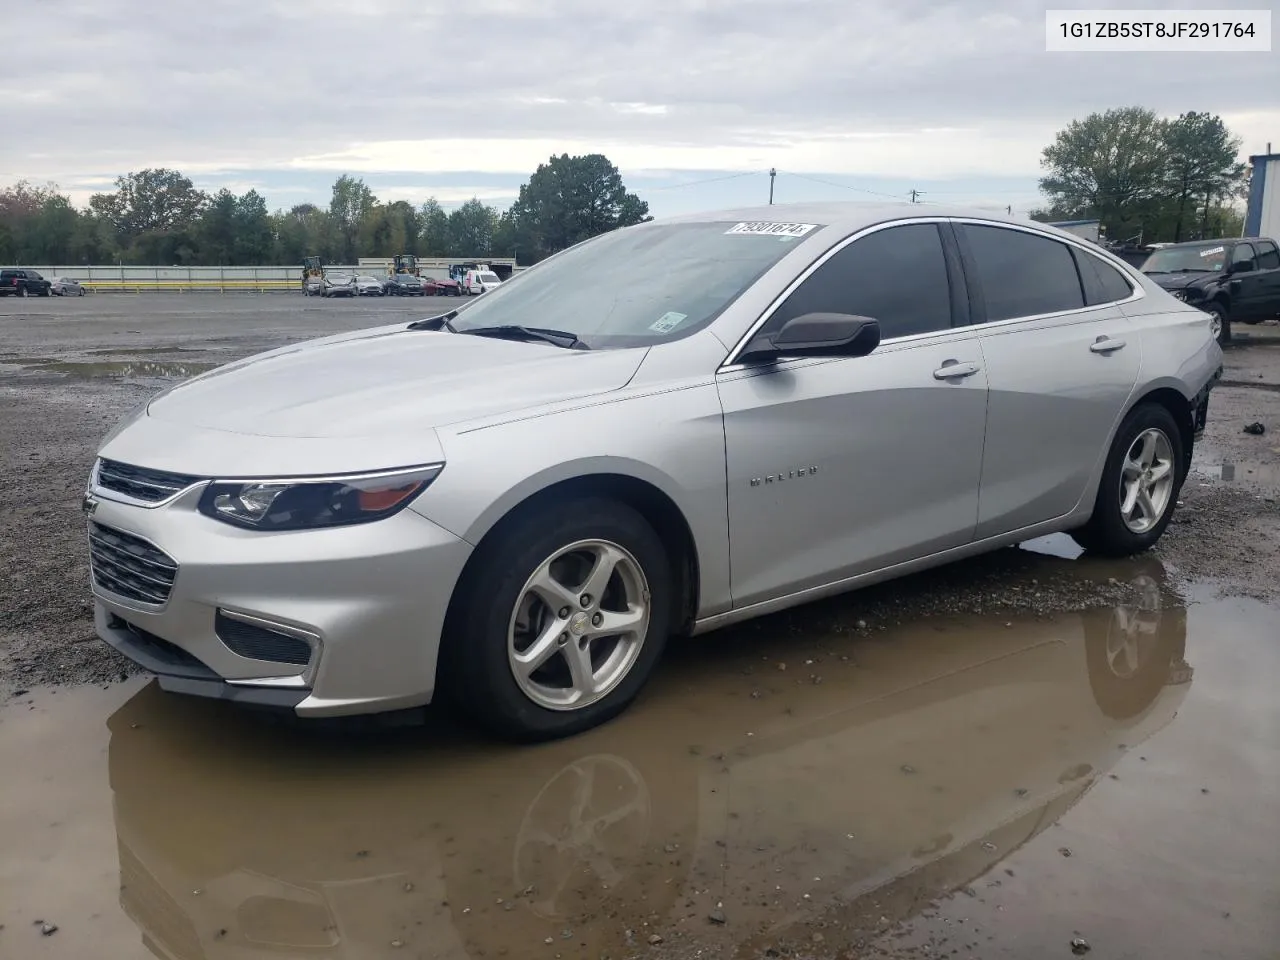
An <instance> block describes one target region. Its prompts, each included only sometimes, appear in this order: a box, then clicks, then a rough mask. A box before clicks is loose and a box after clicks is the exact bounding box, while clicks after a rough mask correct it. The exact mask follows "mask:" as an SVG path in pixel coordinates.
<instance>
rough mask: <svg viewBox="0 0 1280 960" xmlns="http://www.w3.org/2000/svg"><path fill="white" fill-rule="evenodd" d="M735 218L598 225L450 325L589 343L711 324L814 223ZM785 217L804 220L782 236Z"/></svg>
mask: <svg viewBox="0 0 1280 960" xmlns="http://www.w3.org/2000/svg"><path fill="white" fill-rule="evenodd" d="M741 226H742V225H741V224H736V223H735V222H733V221H727V222H725V221H703V222H694V223H662V224H656V223H650V224H641V225H639V226H635V227H624V228H622V229H619V230H614V231H612V232H610V233H606V234H602V235H601V236H598V237H595V238H593V239H591V240H586V241H584V242H582V243H580V244H578V245H576V246H574V247H570V248H569V249H568V250H565V251H564V252H563V253H560V254H557V255H556V256H555V257H553V258H551V259H549V260H547V261H545V262H543V263H539V264H538V265H537V266H534V267H532V268H530V269H528V270H523V271H521V272H520V273H519V274H517V275H515V276H513V277H512V278H511V279H510V280H509V281H507V282H506V283H503V284H499V285H498V286H496V287H494V288H493V290H491V291H490V292H489V293H486V294H485V296H484V297H482V298H480V299H478V300H476V301H474V302H472V303H469V304H466V305H465V306H463V307H461V308H459V311H458V316H457V317H456V318H455V319H454V320H453V321H452V323H453V326H454V327H455V328H456V329H457V330H459V331H460V332H463V333H465V332H466V331H468V330H474V329H477V328H480V327H494V326H506V325H519V326H525V327H543V328H548V329H552V330H564V331H566V332H568V333H572V334H574V335H575V336H577V337H578V339H579V340H581V341H583V342H584V343H585V344H586V345H587V346H589V347H591V348H593V349H600V348H621V347H637V346H650V345H652V344H656V343H661V342H664V341H667V340H672V339H676V338H678V337H681V336H684V335H686V334H689V333H693V332H694V331H696V330H699V329H701V328H703V327H705V326H706V325H707V324H709V323H711V321H713V320H714V319H715V318H716V317H718V316H719V315H720V314H721V313H722V312H723V311H724V310H725V308H726V307H728V306H729V305H730V304H731V303H733V301H734V300H736V299H737V298H738V297H739V296H740V295H741V294H742V293H743V292H744V291H745V290H747V288H749V287H750V286H751V285H752V284H754V283H755V282H756V281H757V280H758V279H759V278H760V277H761V276H762V275H763V274H764V273H765V271H767V270H768V269H769V268H770V267H772V266H773V265H774V264H775V263H777V262H778V261H779V260H781V259H782V258H783V257H784V256H786V255H787V254H788V253H789V252H791V251H792V250H794V249H795V247H796V244H797V243H799V242H802V238H803V239H807V238H808V237H811V236H813V235H814V234H816V233H817V232H818V230H820V229H821V226H822V225H821V224H802V225H795V224H778V225H774V226H775V227H776V228H777V229H776V230H775V232H772V233H770V232H767V231H764V230H761V231H760V232H749V231H744V230H741V229H738V228H740V227H741ZM784 226H787V227H799V226H802V227H805V228H807V229H805V230H804V231H803V232H801V233H799V234H795V233H793V234H790V235H784V234H782V233H781V232H780V231H781V229H782V227H784ZM472 278H473V281H474V280H475V279H476V274H472ZM490 282H492V281H490Z"/></svg>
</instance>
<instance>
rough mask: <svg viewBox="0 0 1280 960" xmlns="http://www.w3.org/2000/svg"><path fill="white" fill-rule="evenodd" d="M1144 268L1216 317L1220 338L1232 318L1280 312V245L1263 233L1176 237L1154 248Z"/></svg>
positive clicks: (1258, 318)
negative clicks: (1185, 239)
mask: <svg viewBox="0 0 1280 960" xmlns="http://www.w3.org/2000/svg"><path fill="white" fill-rule="evenodd" d="M1141 269H1142V272H1143V273H1145V274H1146V275H1147V276H1149V277H1150V278H1151V279H1152V280H1154V281H1155V282H1156V283H1158V284H1159V285H1160V286H1161V287H1163V288H1164V289H1165V290H1168V291H1169V292H1170V293H1172V294H1173V295H1174V296H1175V297H1177V298H1178V299H1179V300H1185V301H1186V302H1187V303H1189V304H1191V305H1192V306H1194V307H1199V308H1200V309H1201V310H1203V311H1204V312H1205V313H1207V314H1209V315H1210V316H1211V317H1213V328H1214V332H1215V333H1216V334H1217V337H1218V342H1219V343H1228V342H1229V341H1230V340H1231V325H1232V324H1233V323H1261V322H1262V321H1264V320H1270V319H1274V318H1275V317H1277V316H1280V247H1277V246H1276V242H1275V241H1274V240H1271V239H1268V238H1265V237H1247V238H1246V237H1242V238H1233V239H1229V240H1197V241H1195V242H1193V243H1172V244H1169V245H1167V246H1163V247H1161V248H1160V249H1158V250H1156V251H1154V252H1153V253H1152V254H1151V256H1149V257H1148V258H1147V259H1146V262H1144V263H1143V264H1142V267H1141Z"/></svg>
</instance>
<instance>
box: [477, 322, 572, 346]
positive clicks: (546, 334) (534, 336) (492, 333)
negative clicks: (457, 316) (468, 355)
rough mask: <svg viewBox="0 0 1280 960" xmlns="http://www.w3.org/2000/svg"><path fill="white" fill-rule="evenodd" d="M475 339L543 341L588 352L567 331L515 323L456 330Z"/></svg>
mask: <svg viewBox="0 0 1280 960" xmlns="http://www.w3.org/2000/svg"><path fill="white" fill-rule="evenodd" d="M457 332H458V333H467V334H471V335H472V336H476V337H496V338H498V339H511V338H523V339H525V340H543V341H545V342H547V343H550V344H554V345H555V346H557V347H565V348H566V349H569V350H590V349H591V348H590V347H588V346H587V345H586V344H585V343H583V342H582V341H581V340H579V339H578V335H577V334H576V333H570V332H569V331H568V330H550V329H548V328H546V327H522V326H520V325H519V324H516V323H504V324H502V325H500V326H496V327H474V328H472V329H470V330H458V331H457Z"/></svg>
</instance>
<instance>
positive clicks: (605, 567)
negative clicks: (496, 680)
mask: <svg viewBox="0 0 1280 960" xmlns="http://www.w3.org/2000/svg"><path fill="white" fill-rule="evenodd" d="M648 630H649V581H648V580H647V579H646V578H645V575H644V571H643V570H641V569H640V565H639V564H638V563H637V562H636V559H635V557H633V556H631V554H630V553H628V552H627V551H626V550H625V549H624V548H623V547H621V546H619V545H618V544H616V543H610V542H609V541H607V540H583V541H579V542H578V543H572V544H570V545H569V546H567V547H565V548H564V549H562V550H559V551H557V552H556V553H555V554H553V555H552V556H550V557H548V558H547V559H546V560H545V561H543V562H542V563H540V564H539V565H538V569H537V570H535V571H534V572H533V574H532V575H531V576H530V577H529V579H528V580H526V581H525V584H524V587H523V588H522V589H521V591H520V600H519V601H518V602H517V604H516V608H515V610H514V611H513V612H512V614H511V624H510V626H509V628H508V631H507V658H508V661H509V662H510V664H511V672H512V674H513V675H514V676H515V680H516V684H517V685H518V686H519V687H520V689H521V691H523V692H524V694H525V696H527V697H528V698H529V699H530V700H532V701H533V702H534V703H536V704H538V705H539V706H542V707H546V708H547V709H548V710H572V709H575V708H579V707H584V706H587V705H588V704H590V703H594V702H595V701H597V700H599V699H601V698H602V697H605V696H608V694H609V692H610V691H612V690H613V689H614V688H615V687H617V685H618V684H619V683H621V682H622V680H623V679H624V678H625V677H626V675H627V673H628V672H629V671H630V670H631V668H632V666H634V665H635V662H636V659H637V658H638V657H639V655H640V650H641V648H642V647H643V646H644V638H645V634H646V633H648Z"/></svg>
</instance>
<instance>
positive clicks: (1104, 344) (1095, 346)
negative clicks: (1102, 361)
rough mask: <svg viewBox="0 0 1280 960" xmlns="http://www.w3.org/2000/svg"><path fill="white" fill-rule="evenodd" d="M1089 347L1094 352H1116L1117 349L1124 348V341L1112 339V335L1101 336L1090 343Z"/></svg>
mask: <svg viewBox="0 0 1280 960" xmlns="http://www.w3.org/2000/svg"><path fill="white" fill-rule="evenodd" d="M1089 349H1090V350H1092V351H1093V352H1094V353H1115V352H1116V351H1117V350H1122V349H1124V341H1123V340H1112V339H1111V338H1110V337H1099V338H1098V339H1097V340H1095V341H1093V343H1091V344H1089Z"/></svg>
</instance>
